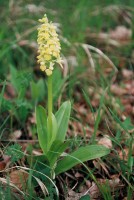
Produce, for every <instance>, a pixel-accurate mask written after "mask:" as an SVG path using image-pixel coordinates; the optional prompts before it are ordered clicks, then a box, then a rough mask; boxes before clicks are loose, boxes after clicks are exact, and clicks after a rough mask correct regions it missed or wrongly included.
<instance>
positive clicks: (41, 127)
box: [36, 15, 109, 175]
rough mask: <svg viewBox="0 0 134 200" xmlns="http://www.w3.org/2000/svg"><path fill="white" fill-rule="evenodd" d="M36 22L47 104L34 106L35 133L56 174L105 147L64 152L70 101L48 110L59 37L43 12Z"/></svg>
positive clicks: (100, 153)
mask: <svg viewBox="0 0 134 200" xmlns="http://www.w3.org/2000/svg"><path fill="white" fill-rule="evenodd" d="M39 22H41V25H40V26H39V28H38V40H37V42H38V57H37V59H38V63H39V64H40V69H41V71H43V72H44V73H45V74H46V75H47V86H48V106H47V110H46V109H45V108H44V107H42V106H41V105H39V106H37V107H36V122H37V133H38V140H39V144H40V147H41V149H42V151H43V155H44V156H45V158H47V160H48V163H49V167H50V168H51V169H52V171H53V172H54V173H53V174H54V175H58V174H60V173H62V172H65V171H67V170H69V169H71V168H72V167H74V166H75V165H77V164H78V163H81V162H84V161H87V160H91V159H95V158H99V157H102V156H105V155H107V154H108V153H109V149H108V148H106V147H104V146H101V145H86V146H84V147H80V148H78V149H77V150H75V151H74V152H72V153H70V154H67V153H65V150H66V149H67V148H69V144H70V143H69V141H66V140H65V138H66V132H67V129H68V122H69V118H70V113H71V103H70V101H66V102H64V103H63V104H62V105H61V107H60V108H59V110H58V111H57V112H56V113H55V114H53V110H52V108H53V101H52V96H53V91H52V78H53V70H54V68H55V63H58V64H60V66H61V67H62V59H61V57H60V50H61V47H60V41H59V38H58V34H57V33H56V27H55V26H54V24H53V23H52V22H49V21H48V18H47V16H46V15H44V17H43V18H42V19H40V20H39Z"/></svg>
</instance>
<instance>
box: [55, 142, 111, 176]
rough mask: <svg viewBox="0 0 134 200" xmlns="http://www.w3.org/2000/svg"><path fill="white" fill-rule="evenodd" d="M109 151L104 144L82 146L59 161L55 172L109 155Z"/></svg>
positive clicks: (58, 172)
mask: <svg viewBox="0 0 134 200" xmlns="http://www.w3.org/2000/svg"><path fill="white" fill-rule="evenodd" d="M109 152H110V150H109V149H108V148H106V147H104V146H102V145H88V146H85V147H80V148H79V149H78V150H76V151H74V152H73V153H71V154H68V155H67V156H66V157H64V158H63V159H62V160H61V161H59V162H58V164H57V167H56V171H55V173H56V175H58V174H60V173H62V172H65V171H67V170H69V169H71V168H72V167H74V166H75V165H77V164H79V163H82V162H85V161H87V160H92V159H95V158H100V157H102V156H105V155H107V154H108V153H109Z"/></svg>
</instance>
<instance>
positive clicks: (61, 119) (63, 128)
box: [55, 101, 71, 142]
mask: <svg viewBox="0 0 134 200" xmlns="http://www.w3.org/2000/svg"><path fill="white" fill-rule="evenodd" d="M70 112H71V103H70V101H66V102H64V103H63V104H62V105H61V107H60V108H59V110H58V111H57V113H56V114H55V117H56V119H57V123H58V130H57V136H56V139H57V140H60V141H62V142H64V140H65V136H66V132H67V128H68V121H69V117H70Z"/></svg>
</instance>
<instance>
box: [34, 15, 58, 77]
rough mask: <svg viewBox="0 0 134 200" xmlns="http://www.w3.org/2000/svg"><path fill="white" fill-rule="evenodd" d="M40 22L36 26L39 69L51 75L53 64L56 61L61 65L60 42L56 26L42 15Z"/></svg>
mask: <svg viewBox="0 0 134 200" xmlns="http://www.w3.org/2000/svg"><path fill="white" fill-rule="evenodd" d="M39 22H41V23H42V24H41V25H40V27H39V28H38V39H37V42H38V54H39V55H38V56H37V59H38V63H39V64H40V69H41V71H45V73H46V75H47V76H50V75H52V72H53V69H54V67H53V66H54V64H55V63H56V62H57V63H59V64H60V66H62V64H61V62H62V60H61V57H60V49H61V47H60V42H59V38H58V34H57V33H56V28H55V26H54V25H53V23H52V22H49V21H48V19H47V16H46V15H44V17H43V18H42V19H39Z"/></svg>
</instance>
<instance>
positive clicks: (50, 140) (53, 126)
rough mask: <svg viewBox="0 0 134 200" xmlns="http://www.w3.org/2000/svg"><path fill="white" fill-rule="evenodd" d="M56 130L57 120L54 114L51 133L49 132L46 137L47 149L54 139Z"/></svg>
mask: <svg viewBox="0 0 134 200" xmlns="http://www.w3.org/2000/svg"><path fill="white" fill-rule="evenodd" d="M47 122H48V121H47ZM57 130H58V124H57V120H56V118H55V116H54V114H52V133H50V132H49V135H48V149H49V148H50V146H51V144H52V143H53V141H54V140H55V138H56V134H57Z"/></svg>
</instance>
